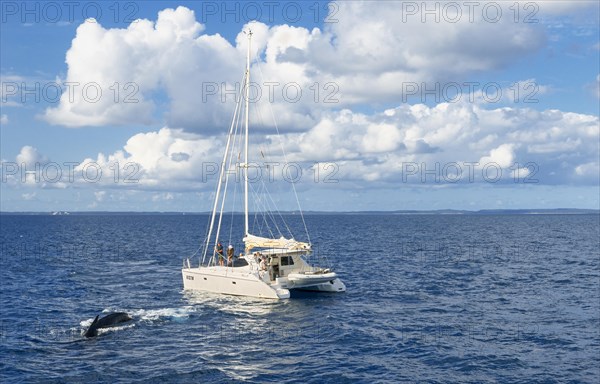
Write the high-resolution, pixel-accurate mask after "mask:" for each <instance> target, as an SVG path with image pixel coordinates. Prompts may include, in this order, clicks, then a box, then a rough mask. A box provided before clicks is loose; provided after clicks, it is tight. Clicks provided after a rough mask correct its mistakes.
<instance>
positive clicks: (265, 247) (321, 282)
mask: <svg viewBox="0 0 600 384" xmlns="http://www.w3.org/2000/svg"><path fill="white" fill-rule="evenodd" d="M247 36H248V52H247V57H246V70H245V74H244V87H242V89H241V91H240V93H241V92H243V91H245V97H244V98H242V97H240V98H239V99H238V102H237V104H236V108H235V112H234V116H233V120H232V123H231V127H230V129H229V135H228V138H227V143H226V146H225V153H224V155H223V161H222V163H221V169H220V174H219V181H218V184H217V189H216V193H215V200H214V205H213V210H212V214H211V216H210V224H209V228H208V234H207V237H206V240H205V243H204V247H203V250H204V252H203V255H202V259H201V260H200V263H199V266H198V267H192V266H191V265H190V259H189V258H188V259H186V260H185V261H184V266H183V268H182V270H181V273H182V276H183V287H184V289H186V290H198V291H208V292H214V293H223V294H229V295H239V296H252V297H259V298H270V299H286V298H289V297H290V290H291V289H298V290H309V291H322V292H344V291H346V286H345V285H344V283H343V282H342V281H341V280H340V279H339V278H338V276H337V274H336V273H335V272H333V271H331V270H330V269H328V268H321V267H317V266H313V265H310V264H309V263H308V262H307V261H306V259H307V257H308V256H309V255H310V254H311V253H312V247H311V244H310V241H309V242H308V243H307V242H300V241H297V240H295V239H294V238H293V237H290V238H285V237H284V236H283V235H281V233H279V234H278V235H279V237H278V238H277V237H276V236H274V234H273V233H272V232H271V236H270V237H263V236H257V235H253V234H251V233H250V228H249V222H248V187H249V185H248V168H249V167H251V165H250V163H249V162H248V120H249V115H248V107H249V99H250V94H249V89H250V87H249V84H250V43H251V39H252V31H248V33H247ZM242 99H244V100H245V111H244V112H245V123H244V131H245V132H244V135H243V144H241V143H240V147H242V146H243V148H244V150H243V152H244V161H243V162H242V163H240V162H239V161H238V162H237V163H236V159H235V156H234V147H235V142H236V139H235V137H236V134H237V133H238V126H239V124H236V122H237V121H239V120H240V117H241V111H240V109H241V105H242ZM240 133H241V132H240ZM240 140H241V139H240ZM238 156H240V155H238ZM232 168H233V169H240V170H241V172H242V174H243V179H244V180H243V181H244V236H243V242H244V248H245V249H244V253H241V254H240V255H239V257H235V255H225V254H223V247H222V245H221V244H220V242H219V236H220V234H221V223H222V218H223V208H224V203H225V199H226V195H227V185H228V181H229V177H230V176H231V175H232V174H234V176H232V177H235V173H236V172H235V171H232ZM292 188H293V189H294V193H295V192H296V191H295V188H294V186H293V184H292ZM219 202H220V207H219ZM217 211H219V213H218V215H217ZM300 214H301V217H302V221H303V222H304V217H303V216H302V212H301V211H300ZM217 216H218V222H217V224H216V228H215V220H217ZM280 217H281V218H282V219H283V216H281V215H280ZM304 226H305V229H306V224H305V225H304ZM286 227H287V225H286ZM213 235H214V237H213ZM307 236H308V231H307ZM209 249H212V251H211V252H212V255H207V254H208V253H209V252H208V250H209ZM228 253H230V254H232V253H233V249H231V251H229V250H228ZM207 256H208V258H207ZM205 261H206V262H205Z"/></svg>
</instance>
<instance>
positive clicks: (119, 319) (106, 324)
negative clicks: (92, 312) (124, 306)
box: [84, 312, 131, 337]
mask: <svg viewBox="0 0 600 384" xmlns="http://www.w3.org/2000/svg"><path fill="white" fill-rule="evenodd" d="M99 317H100V315H97V316H96V318H95V319H94V321H92V324H91V325H90V327H89V328H88V330H87V331H86V332H85V334H84V336H85V337H94V336H98V329H100V328H110V327H114V326H115V325H117V324H120V323H125V322H127V321H130V320H131V316H129V315H128V314H127V313H125V312H115V313H111V314H110V315H106V316H104V317H103V318H101V319H98V318H99Z"/></svg>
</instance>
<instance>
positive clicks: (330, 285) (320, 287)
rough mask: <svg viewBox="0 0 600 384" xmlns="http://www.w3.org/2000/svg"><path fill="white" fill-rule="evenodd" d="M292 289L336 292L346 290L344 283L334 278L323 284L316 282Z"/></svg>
mask: <svg viewBox="0 0 600 384" xmlns="http://www.w3.org/2000/svg"><path fill="white" fill-rule="evenodd" d="M294 289H297V290H299V291H311V292H331V293H334V292H335V293H338V292H346V285H345V284H344V283H343V282H342V280H340V279H338V278H336V279H334V280H331V281H328V282H326V283H323V284H316V285H311V286H305V287H301V288H294Z"/></svg>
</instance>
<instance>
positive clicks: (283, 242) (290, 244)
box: [244, 235, 310, 252]
mask: <svg viewBox="0 0 600 384" xmlns="http://www.w3.org/2000/svg"><path fill="white" fill-rule="evenodd" d="M244 243H245V244H246V252H250V251H251V250H252V249H253V248H279V249H289V250H310V244H308V243H303V242H301V241H296V240H294V239H286V238H285V237H283V236H281V237H280V238H279V239H269V238H267V237H260V236H254V235H248V236H246V237H244Z"/></svg>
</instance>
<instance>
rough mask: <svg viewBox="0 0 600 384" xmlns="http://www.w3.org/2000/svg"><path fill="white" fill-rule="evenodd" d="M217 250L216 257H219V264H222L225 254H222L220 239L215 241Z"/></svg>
mask: <svg viewBox="0 0 600 384" xmlns="http://www.w3.org/2000/svg"><path fill="white" fill-rule="evenodd" d="M215 250H216V251H217V257H218V258H219V265H220V266H223V264H224V261H225V256H223V245H221V242H220V241H217V246H216V247H215Z"/></svg>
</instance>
